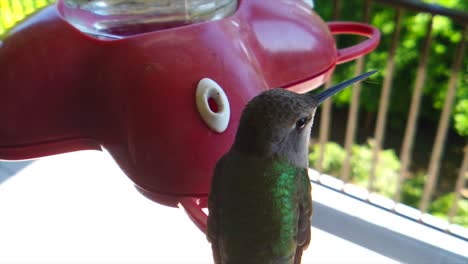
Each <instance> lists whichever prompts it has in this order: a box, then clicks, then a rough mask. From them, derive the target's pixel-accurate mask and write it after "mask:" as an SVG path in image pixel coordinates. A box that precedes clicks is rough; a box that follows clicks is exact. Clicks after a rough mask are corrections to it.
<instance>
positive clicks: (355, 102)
mask: <svg viewBox="0 0 468 264" xmlns="http://www.w3.org/2000/svg"><path fill="white" fill-rule="evenodd" d="M370 2H371V1H370V0H366V1H365V2H364V19H363V21H364V22H365V23H368V22H369V20H370V9H371V5H370ZM364 66H365V60H364V57H361V58H359V59H357V61H356V69H355V72H354V75H359V74H361V73H362V72H363V71H364ZM353 86H354V87H353V95H352V99H351V107H350V109H349V113H348V122H347V128H346V137H345V159H344V161H343V168H342V170H341V179H342V180H343V181H344V182H347V181H348V179H349V174H350V171H351V155H352V146H353V143H354V137H355V134H356V124H357V122H358V115H359V113H358V110H359V97H360V95H361V86H362V84H361V82H357V83H356V84H354V85H353Z"/></svg>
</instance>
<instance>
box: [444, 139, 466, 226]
mask: <svg viewBox="0 0 468 264" xmlns="http://www.w3.org/2000/svg"><path fill="white" fill-rule="evenodd" d="M463 152H464V153H465V155H464V156H463V162H462V165H461V168H460V172H459V174H458V179H457V184H456V186H455V197H454V198H453V204H452V208H450V212H449V215H448V219H449V222H452V218H453V217H454V216H455V215H456V214H457V210H458V200H460V193H461V191H462V189H463V187H464V186H465V182H466V179H467V178H468V144H467V145H465V148H464V151H463Z"/></svg>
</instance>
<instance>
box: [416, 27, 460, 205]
mask: <svg viewBox="0 0 468 264" xmlns="http://www.w3.org/2000/svg"><path fill="white" fill-rule="evenodd" d="M467 34H468V26H465V30H464V32H463V37H462V39H461V41H460V43H459V44H458V48H457V51H456V52H455V60H454V61H455V62H454V64H453V67H452V74H451V76H450V80H449V83H448V87H447V94H446V96H445V102H444V109H443V110H442V115H441V117H440V122H439V127H438V128H437V135H436V138H435V142H434V147H433V148H432V155H431V161H430V162H429V169H428V171H429V175H428V178H427V180H426V184H425V185H424V193H423V197H422V200H421V204H420V207H419V210H421V212H423V213H425V212H426V210H427V206H428V204H429V202H430V200H431V195H432V191H433V189H434V185H435V184H436V181H437V178H438V176H439V169H440V159H441V156H442V152H443V151H444V143H445V139H446V138H447V130H448V126H449V123H450V114H451V113H452V108H453V101H454V99H455V92H456V90H457V82H458V73H459V72H460V68H461V66H462V62H463V58H464V57H463V54H464V52H465V43H466V35H467Z"/></svg>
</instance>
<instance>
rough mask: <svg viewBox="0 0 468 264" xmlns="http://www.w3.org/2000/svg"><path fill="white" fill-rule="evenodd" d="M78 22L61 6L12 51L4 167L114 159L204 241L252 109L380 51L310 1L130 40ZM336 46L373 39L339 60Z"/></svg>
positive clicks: (247, 1)
mask: <svg viewBox="0 0 468 264" xmlns="http://www.w3.org/2000/svg"><path fill="white" fill-rule="evenodd" d="M67 12H71V11H70V10H68V9H67V7H66V6H65V5H64V3H63V1H62V0H61V1H58V3H57V4H56V5H54V6H50V7H48V8H46V9H44V10H42V11H41V12H39V13H37V14H36V15H34V16H32V17H30V18H29V19H27V20H26V21H24V22H23V23H22V24H21V25H19V26H18V27H17V28H15V29H14V30H13V31H12V32H11V33H10V35H9V36H8V37H7V38H6V39H5V40H4V42H3V45H0V65H2V67H3V68H2V70H1V71H0V83H1V87H0V95H1V96H0V120H2V122H1V123H0V158H1V159H6V160H20V159H31V158H37V157H43V156H47V155H53V154H58V153H65V152H71V151H77V150H87V149H95V150H101V148H105V149H107V150H108V151H109V153H110V154H111V155H112V157H113V158H114V159H115V160H116V162H117V163H118V164H119V166H120V168H121V169H122V170H123V171H124V172H125V173H126V174H127V175H128V177H130V178H131V179H132V181H133V182H134V183H135V185H136V186H137V189H138V190H139V191H140V192H141V193H143V194H144V195H145V196H146V197H148V198H150V199H152V200H153V201H155V202H158V203H161V204H165V205H168V206H177V205H178V204H180V205H182V206H183V207H184V208H185V209H186V211H187V212H188V214H189V216H190V218H191V219H192V220H193V221H194V222H195V224H196V225H197V226H198V227H200V228H201V229H202V230H204V228H205V225H206V214H205V213H203V211H202V210H201V208H202V207H204V206H206V204H205V201H206V197H207V195H208V193H209V190H210V182H211V177H212V174H213V169H214V166H215V164H216V162H217V161H218V159H219V158H220V157H221V156H222V155H223V154H224V153H225V152H227V151H228V149H229V148H230V146H231V144H232V142H233V140H234V136H235V133H236V129H237V125H238V123H239V119H240V116H241V112H242V110H243V108H244V106H245V105H246V104H247V102H248V101H249V100H250V99H251V98H252V97H254V96H256V95H257V94H259V93H261V92H262V91H265V90H267V89H271V88H275V87H283V88H285V89H290V90H292V91H296V92H306V91H310V90H312V89H315V88H316V87H318V86H320V85H322V84H324V83H325V82H326V81H327V80H328V79H329V78H330V76H331V75H332V73H333V70H334V68H335V66H336V65H337V64H340V63H344V62H346V61H350V60H353V59H356V58H358V57H361V56H363V55H365V54H367V53H369V52H371V51H372V50H373V49H375V48H376V46H377V45H378V42H379V39H380V34H379V31H378V30H377V29H375V28H374V27H372V26H369V25H367V24H361V23H352V22H331V23H325V22H323V21H322V19H321V18H320V17H319V16H318V15H317V14H316V13H314V11H313V10H311V9H310V7H309V6H307V5H306V4H305V3H304V2H303V1H299V0H298V1H297V3H296V2H295V3H292V1H290V0H276V1H264V0H242V1H239V4H238V7H237V10H236V11H235V12H234V14H232V15H231V16H228V17H226V18H223V19H219V20H215V21H208V22H202V23H195V24H190V25H183V26H176V27H170V28H166V29H159V30H156V31H150V32H146V33H139V34H129V35H127V36H124V37H122V38H120V39H102V38H99V37H97V36H92V35H88V34H85V33H83V32H81V31H79V30H78V29H76V28H75V27H74V26H73V25H72V24H70V23H69V22H68V21H67V20H66V19H65V18H64V17H65V16H66V15H67ZM78 15H79V14H78ZM336 34H353V35H362V36H366V37H368V39H366V40H364V41H363V42H361V43H359V44H357V45H355V46H352V47H348V48H344V49H337V48H336V45H335V41H334V38H333V35H336Z"/></svg>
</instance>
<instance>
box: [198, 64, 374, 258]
mask: <svg viewBox="0 0 468 264" xmlns="http://www.w3.org/2000/svg"><path fill="white" fill-rule="evenodd" d="M375 72H376V71H370V72H367V73H365V74H362V75H360V76H357V77H355V78H353V79H350V80H347V81H344V82H342V83H340V84H338V85H336V86H334V87H331V88H329V89H326V90H324V91H323V92H321V93H319V94H311V93H305V94H299V93H295V92H291V91H288V90H285V89H282V88H277V89H271V90H267V91H264V92H262V93H260V94H259V95H257V96H255V97H254V98H253V99H252V100H250V101H249V102H248V103H247V105H246V107H245V109H244V110H243V112H242V115H241V119H240V122H239V126H238V128H237V133H236V136H235V139H234V143H233V145H232V147H231V148H230V150H229V151H228V152H227V153H226V154H225V155H224V156H222V157H221V158H220V159H219V161H218V162H217V164H216V166H215V169H214V175H213V178H212V182H211V191H210V193H209V197H208V210H209V214H208V220H207V239H208V241H209V242H210V243H211V247H212V252H213V259H214V262H215V263H216V264H219V263H222V264H248V263H255V264H263V263H295V264H297V263H301V257H302V252H303V250H305V249H307V247H308V245H309V243H310V238H311V231H310V229H311V217H312V210H313V209H312V197H311V183H310V179H309V176H308V167H309V162H308V146H309V139H310V134H311V129H312V123H313V119H314V114H315V111H316V110H317V107H318V106H319V105H320V104H321V103H322V102H323V101H324V100H326V99H327V98H329V97H331V96H332V95H334V94H335V93H337V92H339V91H341V90H342V89H344V88H345V87H347V86H349V85H351V84H353V83H355V82H357V81H360V80H363V79H365V78H367V77H369V76H370V75H372V74H374V73H375Z"/></svg>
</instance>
